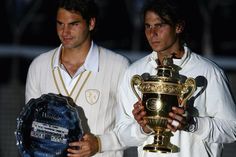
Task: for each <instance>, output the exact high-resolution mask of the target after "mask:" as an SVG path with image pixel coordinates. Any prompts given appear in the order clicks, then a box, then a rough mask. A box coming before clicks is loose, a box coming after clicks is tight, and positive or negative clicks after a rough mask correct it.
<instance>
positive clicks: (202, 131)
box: [195, 71, 236, 143]
mask: <svg viewBox="0 0 236 157" xmlns="http://www.w3.org/2000/svg"><path fill="white" fill-rule="evenodd" d="M213 74H214V75H211V77H209V78H208V80H207V81H208V82H207V87H206V92H204V93H202V95H203V97H204V99H202V100H201V101H198V102H199V103H202V104H204V103H205V112H206V113H207V116H201V115H200V116H199V117H198V118H197V124H198V130H197V131H196V132H195V134H196V135H198V136H200V137H201V138H202V139H203V140H204V141H207V142H208V143H231V142H234V141H236V106H235V103H234V100H233V98H232V95H231V93H230V89H229V86H228V80H227V78H226V76H225V75H224V73H223V71H218V72H215V73H213ZM200 97H201V96H200ZM199 99H201V98H199ZM200 114H201V113H200Z"/></svg>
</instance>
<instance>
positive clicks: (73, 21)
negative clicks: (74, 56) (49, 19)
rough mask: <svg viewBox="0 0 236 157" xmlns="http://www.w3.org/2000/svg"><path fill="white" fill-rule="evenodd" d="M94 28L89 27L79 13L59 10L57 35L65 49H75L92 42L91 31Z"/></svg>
mask: <svg viewBox="0 0 236 157" xmlns="http://www.w3.org/2000/svg"><path fill="white" fill-rule="evenodd" d="M93 28H94V27H93V26H90V25H89V26H88V24H87V23H86V21H85V19H83V17H82V16H81V15H80V14H79V13H75V12H71V11H68V10H65V9H63V8H59V10H58V12H57V34H58V36H59V38H60V40H61V42H62V44H63V46H64V47H65V48H75V47H77V46H81V45H82V44H83V43H85V42H86V41H90V30H92V29H93Z"/></svg>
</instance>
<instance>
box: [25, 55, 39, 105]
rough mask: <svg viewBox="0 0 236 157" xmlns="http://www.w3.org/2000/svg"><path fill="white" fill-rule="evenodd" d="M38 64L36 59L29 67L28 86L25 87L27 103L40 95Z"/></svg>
mask: <svg viewBox="0 0 236 157" xmlns="http://www.w3.org/2000/svg"><path fill="white" fill-rule="evenodd" d="M38 73H39V72H38V71H37V64H36V61H35V60H34V61H33V62H32V63H31V64H30V67H29V69H28V73H27V79H26V88H25V102H26V103H27V102H28V101H29V100H30V99H31V98H38V97H39V96H40V90H39V87H38V84H39V81H37V78H40V77H38V76H37V75H38Z"/></svg>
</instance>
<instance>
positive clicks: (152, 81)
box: [131, 58, 196, 153]
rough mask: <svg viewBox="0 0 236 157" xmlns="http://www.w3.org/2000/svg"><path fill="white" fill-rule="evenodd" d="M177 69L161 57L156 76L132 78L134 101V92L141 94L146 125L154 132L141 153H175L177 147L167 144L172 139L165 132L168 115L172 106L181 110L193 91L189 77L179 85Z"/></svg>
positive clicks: (168, 132) (192, 81) (170, 134)
mask: <svg viewBox="0 0 236 157" xmlns="http://www.w3.org/2000/svg"><path fill="white" fill-rule="evenodd" d="M176 67H177V66H176V65H174V64H173V62H172V59H171V58H165V59H164V61H163V65H162V66H159V67H158V68H157V75H150V74H148V73H144V74H143V75H142V76H140V75H134V76H133V77H132V79H131V87H132V90H133V92H134V94H135V95H136V97H137V98H138V99H141V98H140V97H139V94H138V92H137V91H136V89H138V90H139V91H140V92H141V93H142V104H143V105H144V107H145V111H146V116H145V117H144V118H145V119H146V120H147V122H148V126H149V127H150V128H151V129H153V130H154V142H153V143H152V144H147V145H145V146H144V148H143V149H144V150H145V151H149V152H161V153H175V152H178V151H179V148H178V147H177V146H175V145H173V144H171V143H170V137H171V136H173V134H172V133H171V131H168V129H167V118H168V113H169V112H170V111H171V108H172V106H177V107H185V105H186V101H187V100H188V99H189V98H190V97H191V96H192V94H193V93H194V91H195V89H196V83H195V80H194V79H193V78H187V79H186V80H185V81H184V83H181V81H180V76H179V74H178V70H177V68H176Z"/></svg>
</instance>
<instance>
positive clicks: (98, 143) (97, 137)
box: [95, 136, 102, 153]
mask: <svg viewBox="0 0 236 157" xmlns="http://www.w3.org/2000/svg"><path fill="white" fill-rule="evenodd" d="M95 137H96V139H97V146H98V149H97V152H98V153H101V150H102V145H101V140H100V138H99V136H95Z"/></svg>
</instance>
